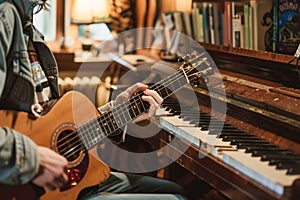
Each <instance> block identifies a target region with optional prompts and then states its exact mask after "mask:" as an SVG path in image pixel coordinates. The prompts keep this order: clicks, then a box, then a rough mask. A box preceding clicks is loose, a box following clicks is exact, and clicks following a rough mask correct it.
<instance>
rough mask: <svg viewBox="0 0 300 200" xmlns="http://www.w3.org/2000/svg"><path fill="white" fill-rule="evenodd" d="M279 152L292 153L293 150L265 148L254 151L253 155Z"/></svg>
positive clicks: (259, 155)
mask: <svg viewBox="0 0 300 200" xmlns="http://www.w3.org/2000/svg"><path fill="white" fill-rule="evenodd" d="M279 153H287V154H292V152H291V151H288V150H284V149H275V148H273V149H264V150H255V151H252V156H254V157H261V156H267V155H276V154H279Z"/></svg>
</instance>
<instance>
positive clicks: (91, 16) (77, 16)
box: [71, 0, 111, 50]
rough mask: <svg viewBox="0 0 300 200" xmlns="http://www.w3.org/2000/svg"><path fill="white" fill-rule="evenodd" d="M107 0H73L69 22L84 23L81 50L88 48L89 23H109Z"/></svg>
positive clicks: (89, 42) (89, 40)
mask: <svg viewBox="0 0 300 200" xmlns="http://www.w3.org/2000/svg"><path fill="white" fill-rule="evenodd" d="M109 10H110V6H109V2H108V0H75V1H74V4H73V7H72V13H71V23H73V24H78V25H86V30H85V38H84V40H83V42H82V48H83V50H90V48H91V46H92V40H91V39H90V27H89V25H90V24H94V23H109V22H110V21H111V18H110V16H109Z"/></svg>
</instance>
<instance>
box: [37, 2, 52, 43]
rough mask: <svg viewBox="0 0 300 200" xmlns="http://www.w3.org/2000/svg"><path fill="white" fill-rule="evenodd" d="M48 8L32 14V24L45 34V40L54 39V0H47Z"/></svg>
mask: <svg viewBox="0 0 300 200" xmlns="http://www.w3.org/2000/svg"><path fill="white" fill-rule="evenodd" d="M48 3H49V4H50V9H49V10H48V11H46V10H44V9H43V10H41V11H40V12H39V13H37V14H35V15H34V16H33V24H34V26H35V27H36V28H37V29H38V30H39V31H40V32H41V33H43V35H44V36H45V40H46V41H51V40H55V39H56V0H48Z"/></svg>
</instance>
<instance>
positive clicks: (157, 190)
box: [78, 172, 186, 200]
mask: <svg viewBox="0 0 300 200" xmlns="http://www.w3.org/2000/svg"><path fill="white" fill-rule="evenodd" d="M78 199H84V200H121V199H122V200H157V199H159V200H186V198H185V197H184V190H183V188H182V187H181V186H179V185H177V184H176V183H173V182H171V181H168V180H165V179H159V178H154V177H150V176H144V175H137V174H127V173H120V172H111V175H110V177H109V178H108V179H107V180H106V181H104V182H103V183H101V184H99V185H96V186H92V187H89V188H86V189H84V190H83V191H82V192H81V193H80V194H79V198H78Z"/></svg>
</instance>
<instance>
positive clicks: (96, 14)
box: [71, 0, 110, 24]
mask: <svg viewBox="0 0 300 200" xmlns="http://www.w3.org/2000/svg"><path fill="white" fill-rule="evenodd" d="M109 10H110V6H109V2H108V0H75V1H74V4H73V7H72V12H71V22H72V23H75V24H92V23H100V22H108V21H110V18H109Z"/></svg>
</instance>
